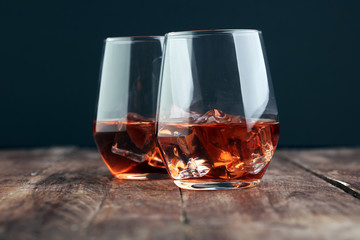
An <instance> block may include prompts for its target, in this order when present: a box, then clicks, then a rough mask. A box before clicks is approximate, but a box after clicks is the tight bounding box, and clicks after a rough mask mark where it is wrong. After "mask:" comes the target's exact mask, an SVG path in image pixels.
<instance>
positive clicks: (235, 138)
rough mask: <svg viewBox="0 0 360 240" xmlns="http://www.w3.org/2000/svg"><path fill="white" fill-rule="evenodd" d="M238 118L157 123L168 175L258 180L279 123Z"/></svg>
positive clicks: (271, 154) (275, 137) (176, 177)
mask: <svg viewBox="0 0 360 240" xmlns="http://www.w3.org/2000/svg"><path fill="white" fill-rule="evenodd" d="M218 112H219V111H218ZM232 119H234V118H232ZM238 121H239V122H236V121H233V122H230V123H216V122H215V123H204V124H202V123H161V124H160V125H159V130H158V142H159V145H160V147H161V148H162V150H163V153H164V157H165V162H166V165H167V168H168V170H169V172H170V173H171V175H172V177H173V178H174V179H178V180H183V179H189V181H190V180H191V181H192V182H195V181H200V182H201V181H202V180H203V179H207V180H210V179H224V180H227V181H229V180H244V181H258V180H260V179H261V178H262V176H263V175H264V173H265V170H266V168H267V166H268V164H269V162H270V160H271V158H272V156H273V154H274V151H275V148H276V145H277V141H278V138H279V123H278V122H276V121H273V120H259V121H256V122H255V121H252V120H250V119H246V120H245V119H242V120H241V119H240V118H238Z"/></svg>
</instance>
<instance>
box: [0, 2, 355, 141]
mask: <svg viewBox="0 0 360 240" xmlns="http://www.w3.org/2000/svg"><path fill="white" fill-rule="evenodd" d="M0 4H1V9H0V11H1V14H0V22H1V29H0V31H1V39H0V43H1V81H0V90H1V94H0V114H1V118H0V126H1V130H0V147H1V148H5V147H33V146H52V145H78V146H94V143H93V139H92V119H93V117H94V108H95V101H96V97H97V87H98V75H99V66H100V60H101V54H102V47H103V46H102V45H103V39H105V38H106V37H109V36H128V35H162V34H164V33H166V32H169V31H179V30H193V29H217V28H254V29H260V30H262V31H263V36H264V40H265V45H266V50H267V55H268V60H269V63H270V70H271V75H272V79H273V82H274V87H275V91H276V97H277V101H278V107H279V112H280V125H281V136H280V146H282V147H322V146H358V145H360V130H359V127H358V125H357V120H359V119H360V110H359V106H358V105H359V95H358V92H359V89H360V78H359V69H360V67H359V63H360V60H359V56H360V48H359V46H360V43H359V42H360V1H356V0H354V1H346V0H338V1H325V0H324V1H319V0H313V1H288V0H283V1H269V0H262V1H259V0H255V1H254V0H248V1H241V0H236V1H226V0H223V1H210V0H208V1H196V0H193V1H172V0H168V1H166V2H165V1H164V2H160V1H149V0H148V1H139V0H134V1H26V0H22V1H15V0H2V1H1V3H0Z"/></svg>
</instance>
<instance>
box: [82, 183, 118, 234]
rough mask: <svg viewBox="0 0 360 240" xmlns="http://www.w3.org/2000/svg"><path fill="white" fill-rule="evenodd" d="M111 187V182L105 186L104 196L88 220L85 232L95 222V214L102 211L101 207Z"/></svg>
mask: <svg viewBox="0 0 360 240" xmlns="http://www.w3.org/2000/svg"><path fill="white" fill-rule="evenodd" d="M111 186H112V182H109V183H108V184H107V186H106V189H105V191H104V195H103V197H102V199H101V201H100V204H99V205H98V207H97V209H96V210H95V212H94V214H93V216H92V217H91V219H90V220H89V223H88V224H87V225H86V230H87V229H88V228H89V226H91V225H92V223H93V222H94V221H95V218H96V216H97V214H98V213H99V212H100V210H101V209H102V207H103V206H104V203H105V200H106V199H107V196H108V194H109V192H110V190H111Z"/></svg>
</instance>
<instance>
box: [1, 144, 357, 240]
mask: <svg viewBox="0 0 360 240" xmlns="http://www.w3.org/2000/svg"><path fill="white" fill-rule="evenodd" d="M359 163H360V149H356V148H352V149H349V148H346V149H345V148H339V149H313V150H277V151H276V153H275V157H274V158H273V160H272V162H271V164H270V167H269V168H268V170H267V172H266V173H265V176H264V178H263V181H262V182H261V183H260V185H258V186H256V187H254V188H249V189H240V190H223V191H191V190H183V189H179V188H178V187H176V186H175V185H174V184H173V182H172V180H170V179H165V180H150V181H134V180H127V181H124V180H117V179H114V178H113V177H112V176H111V174H110V173H109V171H108V170H107V168H106V166H105V164H104V163H103V162H102V160H101V158H100V156H99V154H98V153H97V151H96V150H94V149H79V148H74V147H67V148H59V147H55V148H47V149H30V150H29V149H28V150H1V151H0V166H1V167H0V239H160V240H161V239H172V240H173V239H276V240H279V239H360V194H359V193H360V164H359Z"/></svg>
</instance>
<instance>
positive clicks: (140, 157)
mask: <svg viewBox="0 0 360 240" xmlns="http://www.w3.org/2000/svg"><path fill="white" fill-rule="evenodd" d="M111 152H112V153H114V154H117V155H120V156H123V157H126V158H128V159H131V160H133V161H134V162H137V163H141V162H144V161H145V160H146V159H145V156H144V155H143V154H137V153H134V152H131V151H129V150H126V149H121V148H119V147H118V143H115V144H114V145H113V146H112V147H111Z"/></svg>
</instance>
